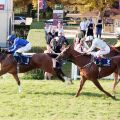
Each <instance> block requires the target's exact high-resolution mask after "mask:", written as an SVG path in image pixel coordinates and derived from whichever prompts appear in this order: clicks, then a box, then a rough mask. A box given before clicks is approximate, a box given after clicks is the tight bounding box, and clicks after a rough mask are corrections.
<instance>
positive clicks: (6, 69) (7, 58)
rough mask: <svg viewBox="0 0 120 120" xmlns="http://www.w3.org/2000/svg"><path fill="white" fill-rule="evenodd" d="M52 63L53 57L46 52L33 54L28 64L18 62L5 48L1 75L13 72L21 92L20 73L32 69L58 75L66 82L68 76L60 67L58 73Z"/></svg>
mask: <svg viewBox="0 0 120 120" xmlns="http://www.w3.org/2000/svg"><path fill="white" fill-rule="evenodd" d="M52 64H53V63H52V58H51V57H50V56H49V55H47V54H45V53H38V54H37V53H36V54H33V55H32V56H31V58H30V62H29V64H28V65H25V64H17V62H16V60H15V59H14V57H13V55H12V54H9V53H7V52H6V50H4V49H3V50H0V76H1V75H3V74H6V73H10V74H12V76H13V77H14V79H15V80H16V82H17V84H18V88H19V92H21V82H20V80H19V77H18V73H25V72H27V71H30V70H32V69H42V70H44V71H46V72H49V73H51V74H53V75H57V77H58V78H59V79H60V80H61V81H63V82H65V81H66V80H67V77H65V75H64V73H63V72H62V70H61V69H58V73H56V71H55V70H54V69H53V67H52V66H53V65H52Z"/></svg>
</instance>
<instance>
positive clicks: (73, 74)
mask: <svg viewBox="0 0 120 120" xmlns="http://www.w3.org/2000/svg"><path fill="white" fill-rule="evenodd" d="M71 78H72V79H73V80H77V79H78V78H80V75H78V73H77V66H76V65H75V64H73V63H72V68H71ZM103 79H113V75H112V74H111V75H110V76H107V77H104V78H103Z"/></svg>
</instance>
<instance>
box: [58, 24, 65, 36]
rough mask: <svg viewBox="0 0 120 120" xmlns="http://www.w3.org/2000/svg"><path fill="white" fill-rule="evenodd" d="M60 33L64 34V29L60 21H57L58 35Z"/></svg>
mask: <svg viewBox="0 0 120 120" xmlns="http://www.w3.org/2000/svg"><path fill="white" fill-rule="evenodd" d="M60 33H62V35H64V29H63V24H62V23H61V22H58V36H60Z"/></svg>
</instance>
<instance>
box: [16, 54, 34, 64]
mask: <svg viewBox="0 0 120 120" xmlns="http://www.w3.org/2000/svg"><path fill="white" fill-rule="evenodd" d="M33 54H34V53H24V54H22V55H21V56H14V59H15V60H16V62H17V63H19V64H22V65H28V64H29V63H30V59H31V57H32V55H33Z"/></svg>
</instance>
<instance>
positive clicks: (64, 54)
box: [56, 45, 73, 60]
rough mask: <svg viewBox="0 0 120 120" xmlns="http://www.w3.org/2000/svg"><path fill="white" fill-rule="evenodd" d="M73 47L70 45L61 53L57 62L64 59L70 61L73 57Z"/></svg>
mask: <svg viewBox="0 0 120 120" xmlns="http://www.w3.org/2000/svg"><path fill="white" fill-rule="evenodd" d="M72 47H73V46H70V45H68V46H67V47H66V48H65V49H64V50H63V51H62V52H61V53H60V55H59V56H58V57H57V58H56V60H62V59H65V60H66V59H69V58H70V55H71V50H72Z"/></svg>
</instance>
